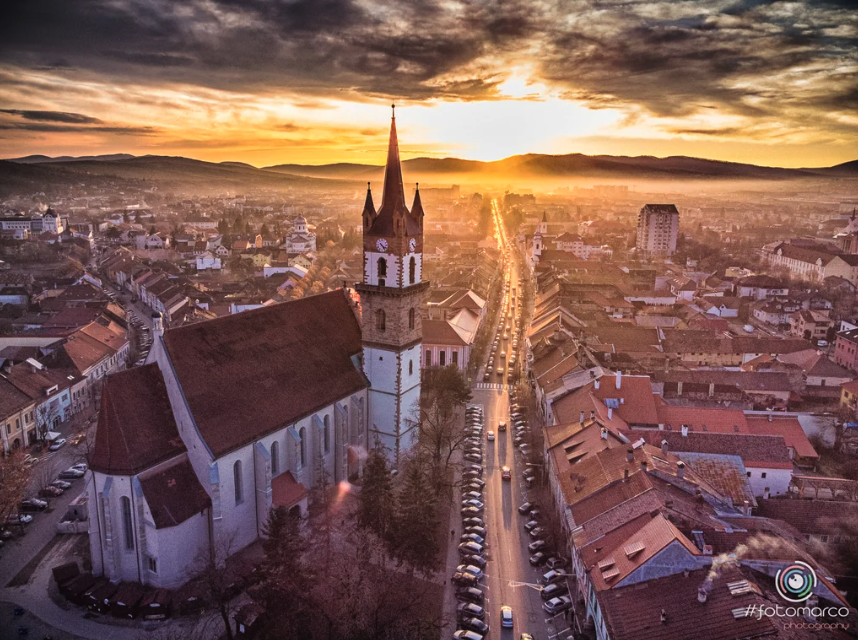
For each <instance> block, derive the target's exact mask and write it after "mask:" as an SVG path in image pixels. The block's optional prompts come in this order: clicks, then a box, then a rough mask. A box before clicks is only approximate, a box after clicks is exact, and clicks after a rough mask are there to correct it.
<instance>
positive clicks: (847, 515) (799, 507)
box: [756, 498, 858, 535]
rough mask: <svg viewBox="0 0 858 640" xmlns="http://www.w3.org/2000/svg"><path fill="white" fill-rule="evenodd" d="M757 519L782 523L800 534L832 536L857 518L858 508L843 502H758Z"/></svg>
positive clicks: (772, 499)
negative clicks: (845, 523) (847, 522)
mask: <svg viewBox="0 0 858 640" xmlns="http://www.w3.org/2000/svg"><path fill="white" fill-rule="evenodd" d="M756 514H757V515H759V516H764V517H766V518H775V519H777V520H783V521H784V522H786V523H787V524H790V525H792V526H793V527H795V528H796V529H798V530H799V531H800V532H801V533H807V534H811V533H812V534H828V535H835V534H837V533H839V532H840V524H841V523H842V522H845V521H851V519H854V518H855V517H858V504H856V503H855V502H846V501H842V500H787V499H780V498H770V499H768V500H760V501H759V508H758V509H757V512H756Z"/></svg>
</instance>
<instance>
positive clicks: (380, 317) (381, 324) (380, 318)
mask: <svg viewBox="0 0 858 640" xmlns="http://www.w3.org/2000/svg"><path fill="white" fill-rule="evenodd" d="M375 328H376V329H378V330H379V331H384V330H385V329H386V328H387V318H385V315H384V309H379V310H378V311H376V312H375Z"/></svg>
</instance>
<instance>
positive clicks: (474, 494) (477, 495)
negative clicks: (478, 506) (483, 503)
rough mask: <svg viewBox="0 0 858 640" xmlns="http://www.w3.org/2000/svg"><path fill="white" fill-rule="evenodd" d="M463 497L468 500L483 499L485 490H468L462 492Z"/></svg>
mask: <svg viewBox="0 0 858 640" xmlns="http://www.w3.org/2000/svg"><path fill="white" fill-rule="evenodd" d="M462 498H463V499H468V500H482V499H483V492H482V491H467V492H465V493H463V494H462Z"/></svg>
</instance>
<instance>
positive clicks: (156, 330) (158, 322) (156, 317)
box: [152, 311, 164, 337]
mask: <svg viewBox="0 0 858 640" xmlns="http://www.w3.org/2000/svg"><path fill="white" fill-rule="evenodd" d="M163 335H164V318H163V317H162V316H161V313H160V312H158V311H153V312H152V336H153V337H157V336H163Z"/></svg>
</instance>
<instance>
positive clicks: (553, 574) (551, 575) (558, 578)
mask: <svg viewBox="0 0 858 640" xmlns="http://www.w3.org/2000/svg"><path fill="white" fill-rule="evenodd" d="M566 577H567V574H566V573H564V572H563V571H557V570H555V569H552V570H551V571H548V572H547V573H545V575H543V576H542V581H543V582H544V583H545V584H553V583H555V582H562V581H563V580H565V579H566Z"/></svg>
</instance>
